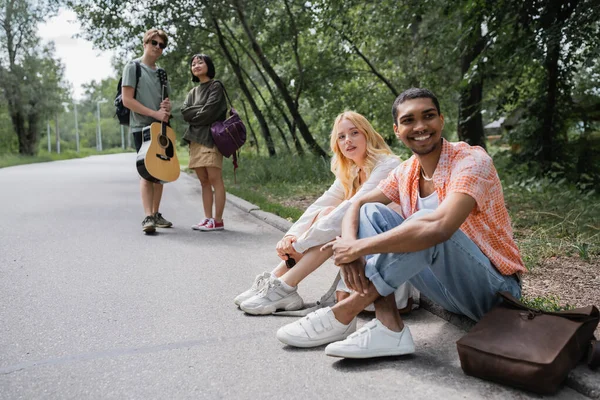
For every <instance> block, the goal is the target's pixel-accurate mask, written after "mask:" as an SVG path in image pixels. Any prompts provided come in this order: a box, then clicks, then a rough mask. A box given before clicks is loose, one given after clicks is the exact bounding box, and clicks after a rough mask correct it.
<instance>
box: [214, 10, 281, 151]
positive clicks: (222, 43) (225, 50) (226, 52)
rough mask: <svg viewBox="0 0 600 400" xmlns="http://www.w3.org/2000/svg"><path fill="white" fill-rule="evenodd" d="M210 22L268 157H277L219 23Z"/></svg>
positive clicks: (215, 21)
mask: <svg viewBox="0 0 600 400" xmlns="http://www.w3.org/2000/svg"><path fill="white" fill-rule="evenodd" d="M212 20H213V24H214V26H215V30H216V33H217V37H218V40H219V45H220V46H221V49H222V50H223V54H224V55H225V58H227V61H229V64H231V67H232V68H233V72H234V73H235V76H236V78H237V80H238V83H239V85H240V89H242V92H244V95H246V98H247V99H248V102H249V103H250V108H252V112H253V113H254V115H255V116H256V119H257V120H258V124H259V125H260V130H261V132H262V135H263V138H264V139H265V142H266V143H267V150H268V152H269V156H270V157H274V156H275V155H277V152H276V151H275V143H274V142H273V138H272V137H271V132H270V131H269V126H268V125H267V121H266V120H265V117H264V115H263V114H262V111H260V108H259V107H258V105H257V104H256V101H254V98H253V97H252V94H251V93H250V89H248V86H247V85H246V82H245V81H244V76H243V74H242V71H241V69H240V65H239V64H238V63H237V62H236V61H235V60H234V59H233V57H232V56H231V53H230V52H229V49H228V48H227V45H226V44H225V40H224V38H223V34H222V32H221V28H219V23H218V21H217V19H216V18H215V17H213V18H212Z"/></svg>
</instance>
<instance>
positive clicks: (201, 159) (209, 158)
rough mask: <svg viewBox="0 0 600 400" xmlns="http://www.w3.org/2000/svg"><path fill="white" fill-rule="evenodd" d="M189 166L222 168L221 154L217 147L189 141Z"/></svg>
mask: <svg viewBox="0 0 600 400" xmlns="http://www.w3.org/2000/svg"><path fill="white" fill-rule="evenodd" d="M188 167H189V168H191V169H194V168H202V167H214V168H221V169H223V154H221V153H220V152H219V150H218V149H217V147H216V146H215V147H212V148H211V147H206V146H203V145H201V144H199V143H195V142H190V163H189V165H188Z"/></svg>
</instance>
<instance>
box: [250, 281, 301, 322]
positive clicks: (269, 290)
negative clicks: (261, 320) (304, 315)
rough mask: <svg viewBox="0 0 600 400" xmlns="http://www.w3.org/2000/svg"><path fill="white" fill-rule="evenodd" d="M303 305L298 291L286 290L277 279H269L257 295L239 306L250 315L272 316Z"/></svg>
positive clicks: (294, 289) (295, 289)
mask: <svg viewBox="0 0 600 400" xmlns="http://www.w3.org/2000/svg"><path fill="white" fill-rule="evenodd" d="M303 305H304V302H303V301H302V297H300V295H299V294H298V289H297V288H293V289H292V290H291V291H288V290H286V289H285V288H284V287H283V285H282V284H281V281H280V280H279V279H278V278H270V279H268V280H267V283H266V285H264V286H263V287H262V289H261V290H260V291H259V292H258V294H256V295H254V296H252V297H250V298H249V299H248V300H245V301H243V302H242V303H241V304H240V308H241V309H242V310H243V311H244V312H246V313H248V314H252V315H265V314H273V313H274V312H275V311H277V310H281V309H283V310H285V311H294V310H299V309H300V308H302V306H303Z"/></svg>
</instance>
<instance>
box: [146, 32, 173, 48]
mask: <svg viewBox="0 0 600 400" xmlns="http://www.w3.org/2000/svg"><path fill="white" fill-rule="evenodd" d="M154 36H158V37H159V38H161V39H162V40H163V42H164V43H165V46H166V45H167V43H168V42H169V38H168V37H167V34H166V32H165V31H163V30H162V29H156V28H152V29H149V30H148V31H147V32H146V33H144V44H146V43H148V42H150V41H151V40H152V38H153V37H154Z"/></svg>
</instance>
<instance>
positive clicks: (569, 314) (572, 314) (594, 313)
mask: <svg viewBox="0 0 600 400" xmlns="http://www.w3.org/2000/svg"><path fill="white" fill-rule="evenodd" d="M498 296H500V297H501V298H502V300H504V302H506V303H508V304H509V305H511V306H512V307H515V308H520V309H522V310H527V311H532V312H534V313H536V314H539V313H541V314H547V315H555V316H557V317H563V318H567V319H571V320H575V321H581V320H586V319H589V318H590V317H591V318H595V319H597V318H598V317H599V316H600V312H599V311H598V308H596V306H587V307H581V308H576V309H574V310H565V311H542V310H538V309H536V308H532V307H528V306H526V305H525V304H523V303H521V302H520V301H519V300H517V299H516V298H515V297H514V296H513V295H512V294H511V293H510V292H506V291H503V292H498Z"/></svg>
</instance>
